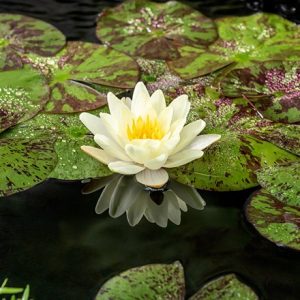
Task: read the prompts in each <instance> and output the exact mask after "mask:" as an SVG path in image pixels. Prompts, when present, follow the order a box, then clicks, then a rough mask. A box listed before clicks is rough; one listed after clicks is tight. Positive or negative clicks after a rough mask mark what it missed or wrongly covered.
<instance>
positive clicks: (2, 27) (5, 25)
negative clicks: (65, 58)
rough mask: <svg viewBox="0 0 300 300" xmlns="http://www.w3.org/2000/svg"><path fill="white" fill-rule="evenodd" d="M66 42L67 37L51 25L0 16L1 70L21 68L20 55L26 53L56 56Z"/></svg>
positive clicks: (28, 19) (20, 16)
mask: <svg viewBox="0 0 300 300" xmlns="http://www.w3.org/2000/svg"><path fill="white" fill-rule="evenodd" d="M65 42H66V39H65V36H64V35H63V34H62V33H61V32H60V31H59V30H58V29H57V28H55V27H54V26H52V25H51V24H48V23H46V22H43V21H41V20H37V19H34V18H31V17H27V16H22V15H17V14H7V13H2V14H0V53H1V54H0V68H1V69H11V68H15V67H20V65H22V62H21V59H20V56H19V55H18V54H22V53H24V52H27V53H28V52H33V53H36V54H39V55H43V56H51V55H55V54H56V53H57V52H58V51H60V50H61V49H62V48H63V47H64V45H65Z"/></svg>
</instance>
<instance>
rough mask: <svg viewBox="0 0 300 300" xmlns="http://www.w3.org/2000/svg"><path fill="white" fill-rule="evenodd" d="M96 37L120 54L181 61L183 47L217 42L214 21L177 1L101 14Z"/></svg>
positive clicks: (132, 4) (127, 5)
mask: <svg viewBox="0 0 300 300" xmlns="http://www.w3.org/2000/svg"><path fill="white" fill-rule="evenodd" d="M96 33H97V36H98V37H99V39H100V40H101V41H102V42H104V43H107V44H109V45H111V46H112V47H114V48H115V49H117V50H120V51H123V52H126V53H128V54H130V55H133V56H142V57H146V58H159V59H174V58H178V57H179V52H178V49H177V48H178V46H180V45H184V44H187V45H196V46H198V45H208V44H210V43H212V42H213V41H214V40H215V39H216V38H217V30H216V27H215V24H214V22H213V21H212V20H211V19H209V18H207V17H205V16H204V15H202V14H201V13H200V12H198V11H196V10H194V9H192V8H191V7H189V6H187V5H185V4H183V3H180V2H177V1H169V2H166V3H155V2H150V1H144V0H142V1H137V0H130V1H126V2H124V3H122V4H120V5H119V6H117V7H114V8H109V9H106V10H104V11H103V12H102V13H101V14H100V16H99V19H98V22H97V31H96Z"/></svg>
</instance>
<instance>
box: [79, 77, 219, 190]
mask: <svg viewBox="0 0 300 300" xmlns="http://www.w3.org/2000/svg"><path fill="white" fill-rule="evenodd" d="M107 102H108V107H109V111H110V114H108V113H100V117H97V116H95V115H93V114H90V113H82V114H81V115H80V120H81V121H82V122H83V124H84V125H85V126H86V127H87V128H88V129H89V130H90V131H91V132H92V133H93V134H94V139H95V142H96V143H97V144H98V145H99V146H100V148H96V147H91V146H82V147H81V149H82V150H83V151H84V152H86V153H87V154H89V155H90V156H92V157H94V158H95V159H97V160H99V161H100V162H102V163H104V164H106V165H107V166H108V168H109V169H110V170H111V171H113V172H115V173H119V174H124V175H135V178H136V180H137V181H138V182H139V183H141V184H143V185H145V186H149V187H153V188H160V187H162V186H164V185H165V184H166V183H167V182H168V180H169V175H168V173H167V171H166V169H168V168H174V167H179V166H181V165H184V164H187V163H189V162H191V161H193V160H195V159H198V158H200V157H201V156H202V155H203V154H204V153H203V149H205V148H206V147H208V146H209V145H211V144H212V143H214V142H216V141H217V140H218V139H220V137H221V136H220V135H219V134H204V135H199V134H200V132H201V131H202V130H203V129H204V127H205V122H204V121H203V120H197V121H194V122H191V123H189V124H187V125H185V124H186V122H187V116H188V113H189V111H190V102H189V101H188V96H187V95H181V96H179V97H177V98H176V99H174V100H173V101H172V102H171V103H170V104H169V105H168V106H167V105H166V101H165V97H164V95H163V92H162V91H161V90H156V91H155V92H154V93H153V94H152V95H151V96H150V95H149V93H148V91H147V88H146V87H145V85H144V84H143V83H142V82H139V83H137V85H136V87H135V89H134V92H133V97H132V100H131V99H129V98H123V99H121V100H120V99H118V98H117V97H116V96H115V95H114V94H113V93H108V95H107Z"/></svg>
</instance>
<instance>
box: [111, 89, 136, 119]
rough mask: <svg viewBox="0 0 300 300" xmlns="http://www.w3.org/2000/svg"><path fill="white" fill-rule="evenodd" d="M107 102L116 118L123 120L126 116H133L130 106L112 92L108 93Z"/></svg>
mask: <svg viewBox="0 0 300 300" xmlns="http://www.w3.org/2000/svg"><path fill="white" fill-rule="evenodd" d="M107 103H108V107H109V111H110V114H111V116H112V117H113V118H114V119H115V120H119V121H123V119H124V118H126V119H127V118H128V116H131V111H130V109H129V108H128V106H127V105H125V104H124V102H123V101H121V100H120V99H119V98H117V97H116V96H115V95H114V94H113V93H111V92H109V93H108V94H107Z"/></svg>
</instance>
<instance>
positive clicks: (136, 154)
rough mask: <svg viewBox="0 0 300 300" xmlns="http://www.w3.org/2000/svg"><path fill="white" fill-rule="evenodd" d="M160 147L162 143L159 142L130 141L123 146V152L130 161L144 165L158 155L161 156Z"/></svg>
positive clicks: (145, 140)
mask: <svg viewBox="0 0 300 300" xmlns="http://www.w3.org/2000/svg"><path fill="white" fill-rule="evenodd" d="M161 147H162V143H161V141H160V140H150V139H140V140H132V141H131V142H130V144H127V145H126V146H125V152H126V154H127V155H128V156H129V157H130V158H131V160H132V161H134V162H137V163H139V164H144V163H145V162H147V161H149V160H152V159H154V158H155V157H156V156H157V155H158V154H161V152H162V150H161Z"/></svg>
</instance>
